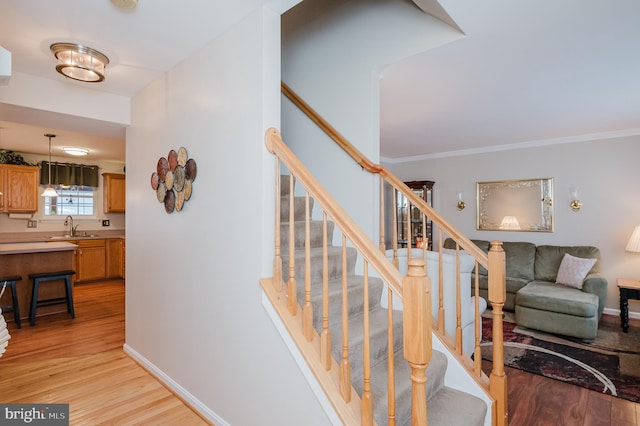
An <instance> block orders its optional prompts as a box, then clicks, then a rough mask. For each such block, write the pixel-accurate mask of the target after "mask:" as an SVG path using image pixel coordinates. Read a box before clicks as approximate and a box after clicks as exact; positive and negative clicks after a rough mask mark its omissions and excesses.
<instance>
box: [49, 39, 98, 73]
mask: <svg viewBox="0 0 640 426" xmlns="http://www.w3.org/2000/svg"><path fill="white" fill-rule="evenodd" d="M49 48H50V49H51V52H52V53H53V55H54V56H55V57H56V59H57V60H58V65H56V71H58V72H59V73H60V74H62V75H64V76H65V77H69V78H71V79H73V80H78V81H85V82H88V83H99V82H101V81H102V80H104V69H105V68H106V67H107V65H109V58H107V57H106V56H105V55H104V54H103V53H100V52H98V51H97V50H95V49H92V48H90V47H87V46H83V45H81V44H75V43H54V44H52V45H51V46H50V47H49Z"/></svg>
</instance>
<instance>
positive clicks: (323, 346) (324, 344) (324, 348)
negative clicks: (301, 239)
mask: <svg viewBox="0 0 640 426" xmlns="http://www.w3.org/2000/svg"><path fill="white" fill-rule="evenodd" d="M327 235H328V230H327V214H326V213H325V212H322V332H321V333H320V358H321V359H322V364H323V365H324V368H325V370H329V369H330V368H331V360H332V358H331V331H330V330H329V248H328V246H329V243H328V237H327Z"/></svg>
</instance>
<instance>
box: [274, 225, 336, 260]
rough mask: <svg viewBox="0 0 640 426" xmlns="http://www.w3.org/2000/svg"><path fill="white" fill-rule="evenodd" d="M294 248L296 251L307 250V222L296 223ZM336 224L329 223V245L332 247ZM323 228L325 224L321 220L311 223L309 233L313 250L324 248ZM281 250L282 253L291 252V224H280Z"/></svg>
mask: <svg viewBox="0 0 640 426" xmlns="http://www.w3.org/2000/svg"><path fill="white" fill-rule="evenodd" d="M293 225H294V231H293V235H294V247H295V248H296V249H301V250H304V248H305V241H306V236H305V228H306V222H304V221H299V222H294V223H293ZM334 226H335V225H334V223H333V222H330V221H327V240H328V244H329V245H331V241H332V239H333V229H334ZM322 228H323V224H322V221H321V220H312V221H310V222H309V233H310V235H311V248H316V247H322V244H323V238H322ZM280 250H281V253H287V250H289V222H281V223H280Z"/></svg>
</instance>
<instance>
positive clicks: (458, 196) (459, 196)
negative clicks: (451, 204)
mask: <svg viewBox="0 0 640 426" xmlns="http://www.w3.org/2000/svg"><path fill="white" fill-rule="evenodd" d="M463 195H464V192H463V191H458V192H456V199H457V200H458V204H457V205H456V208H457V209H458V210H464V208H465V207H466V206H467V205H466V204H465V203H464V201H462V196H463Z"/></svg>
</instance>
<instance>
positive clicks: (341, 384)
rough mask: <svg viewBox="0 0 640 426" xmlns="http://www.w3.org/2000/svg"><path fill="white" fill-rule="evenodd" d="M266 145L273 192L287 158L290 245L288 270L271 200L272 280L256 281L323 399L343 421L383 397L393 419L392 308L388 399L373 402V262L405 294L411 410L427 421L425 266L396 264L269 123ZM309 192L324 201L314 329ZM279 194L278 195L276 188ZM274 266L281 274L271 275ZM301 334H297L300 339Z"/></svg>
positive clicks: (361, 418)
mask: <svg viewBox="0 0 640 426" xmlns="http://www.w3.org/2000/svg"><path fill="white" fill-rule="evenodd" d="M265 139H266V145H267V149H268V150H269V152H271V153H272V154H274V155H275V157H276V173H277V177H276V193H277V194H280V191H281V188H280V176H279V174H280V163H282V164H284V165H285V166H286V167H287V169H288V171H289V173H290V177H289V218H288V220H289V235H288V246H289V256H288V263H289V267H288V268H287V269H288V270H287V271H286V273H287V275H288V276H284V275H285V271H284V270H283V260H282V258H281V253H280V251H281V241H280V236H279V235H280V231H281V224H280V214H281V213H280V207H281V206H280V205H279V202H276V209H277V211H276V224H275V226H276V232H275V234H276V236H275V246H276V247H275V259H274V277H273V280H262V281H261V285H262V288H263V289H264V291H265V294H266V295H267V297H269V299H270V301H271V302H272V304H273V306H274V307H275V309H276V311H277V312H278V314H279V315H280V317H281V319H282V320H283V322H284V324H285V326H286V327H287V329H288V330H289V331H290V333H291V336H292V338H293V339H294V341H295V342H296V344H297V346H298V348H299V350H300V351H301V353H302V354H303V356H304V357H305V359H306V360H307V361H308V364H309V367H310V368H311V370H312V371H313V373H314V375H315V376H316V378H317V379H318V382H319V383H320V385H321V386H322V388H323V390H324V391H325V393H326V395H327V397H328V399H329V400H330V401H331V403H332V404H333V407H334V408H335V410H336V413H337V414H338V415H339V416H340V418H341V420H342V421H343V422H344V423H345V424H350V425H356V424H360V425H373V424H375V421H374V404H387V410H386V411H387V413H388V415H387V419H386V423H387V424H390V425H393V424H395V417H396V413H395V402H396V401H395V395H394V386H395V383H396V377H395V372H394V368H393V359H394V356H393V354H394V353H395V352H396V351H395V343H394V342H395V340H394V318H393V310H392V309H388V318H387V335H388V342H387V349H386V350H387V352H388V354H389V359H390V361H389V365H390V368H389V369H388V377H387V378H386V383H387V385H386V386H387V395H388V398H387V401H374V397H373V394H372V392H371V390H372V375H371V365H370V347H369V343H370V333H369V327H370V320H369V317H368V315H369V306H368V302H369V295H368V288H369V269H370V267H371V269H373V270H374V271H375V272H376V274H377V275H378V276H379V277H380V279H382V280H383V281H384V282H385V283H386V284H387V285H388V288H389V291H390V292H391V293H393V294H394V295H396V296H397V297H399V298H400V299H402V300H404V301H405V302H403V303H404V311H403V318H404V327H403V330H404V333H403V343H404V356H405V358H406V360H407V362H408V365H409V367H410V369H411V376H410V380H411V381H412V385H411V388H412V396H411V401H412V405H411V413H412V414H411V415H412V423H413V424H415V425H426V424H427V400H426V375H425V374H426V369H427V365H428V361H429V359H430V358H431V351H432V349H431V313H430V308H429V307H430V303H428V291H429V289H430V283H431V282H430V279H429V278H428V277H427V276H426V274H425V272H424V265H423V263H422V261H421V260H420V259H414V260H412V264H411V266H410V269H409V273H408V274H407V276H406V277H404V278H403V277H402V276H401V275H400V273H399V271H398V270H397V269H396V268H395V267H394V266H393V265H392V264H391V263H390V262H389V261H388V260H387V259H386V257H385V256H384V255H383V254H382V253H381V252H380V251H379V249H378V247H376V245H375V244H374V243H373V242H372V241H371V240H370V238H369V237H368V236H367V235H366V234H365V233H364V232H363V231H362V230H361V229H360V228H359V227H358V226H357V225H356V224H355V222H353V220H352V219H351V218H350V217H349V216H348V215H347V213H346V212H345V211H344V210H343V209H342V208H341V207H340V206H339V205H338V204H337V203H336V202H335V200H333V199H332V198H331V197H330V196H329V194H328V193H327V192H326V190H324V189H323V188H322V186H321V185H320V184H319V183H318V182H317V180H316V179H315V178H314V177H313V176H312V175H311V174H310V173H309V172H308V170H306V168H305V167H304V166H303V165H302V163H301V162H300V161H299V160H298V159H297V158H296V157H295V156H294V155H293V153H292V152H291V151H290V150H289V148H288V147H287V146H286V145H285V144H284V142H282V139H281V138H280V134H279V133H278V131H277V130H275V129H269V130H268V131H267V133H266V135H265ZM294 182H299V183H300V184H301V185H302V186H303V187H304V190H305V215H304V219H303V220H304V224H305V230H304V233H305V236H304V252H305V255H304V261H305V267H304V272H305V277H304V281H305V283H304V295H305V297H304V301H302V313H301V315H300V313H299V311H298V307H299V305H298V303H297V300H296V296H295V295H296V294H297V282H296V278H295V270H296V265H295V253H294V252H295V248H294V247H295V244H296V235H295V229H294V228H295V226H292V225H291V224H292V223H294V222H296V221H298V223H300V218H296V217H295V208H294V200H293V199H294V197H293V190H294ZM310 198H312V199H313V200H314V202H315V203H317V204H318V205H319V206H320V207H321V208H322V216H323V219H322V228H323V242H322V258H323V261H322V264H323V266H322V268H323V271H322V277H323V279H322V281H323V283H322V313H321V318H322V321H321V324H322V325H321V331H320V332H319V333H318V332H317V331H316V330H315V328H314V326H313V316H314V315H313V307H312V305H311V303H310V292H311V288H310V281H311V277H310V270H311V267H310V264H309V259H310V250H311V249H310V231H309V228H310V222H311V214H310V209H309V199H310ZM277 199H278V200H279V199H280V195H278V197H277ZM328 217H329V218H331V220H332V222H333V223H334V224H335V226H336V227H337V228H338V229H339V230H340V231H341V232H342V263H343V267H342V320H341V327H342V330H341V334H342V341H341V358H340V359H339V360H338V361H336V360H334V359H333V357H332V356H331V336H330V330H329V324H328V322H329V306H328V299H329V298H328V283H327V280H328V278H327V277H328V275H329V271H328V270H327V263H328V262H327V256H328V254H327V251H328V247H329V246H330V244H329V241H328V237H327V218H328ZM348 243H349V244H350V247H353V248H354V249H356V250H357V252H358V254H359V255H361V256H362V257H363V262H364V267H363V276H364V284H363V288H364V295H363V300H364V309H363V322H362V329H363V330H364V340H363V349H362V363H363V373H362V375H363V383H362V391H361V392H360V395H358V393H357V392H356V391H355V389H354V387H353V385H352V381H351V370H352V367H351V357H352V353H350V347H349V343H350V342H349V329H348V327H347V324H348V321H349V312H348V306H349V300H348V297H349V292H348V291H347V287H348V284H349V283H348V282H347V272H346V271H347V266H346V263H347V244H348ZM277 271H280V272H281V274H280V275H281V276H280V277H278V276H276V273H278V272H277ZM299 336H302V338H297V337H299Z"/></svg>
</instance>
